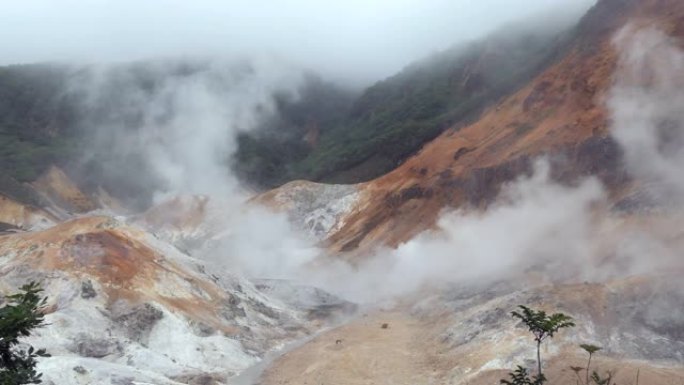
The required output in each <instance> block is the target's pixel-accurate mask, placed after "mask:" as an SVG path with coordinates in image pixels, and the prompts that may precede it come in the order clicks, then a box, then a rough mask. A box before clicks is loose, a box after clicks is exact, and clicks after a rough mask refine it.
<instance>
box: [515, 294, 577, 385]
mask: <svg viewBox="0 0 684 385" xmlns="http://www.w3.org/2000/svg"><path fill="white" fill-rule="evenodd" d="M519 308H520V309H521V310H522V312H517V311H514V312H511V315H512V316H513V317H514V318H519V319H520V320H521V321H522V322H523V323H524V324H525V325H526V326H527V328H528V329H529V330H530V332H532V334H533V335H534V341H535V342H536V343H537V369H538V371H537V378H540V379H543V380H545V378H544V374H543V373H542V361H541V344H542V342H544V340H545V339H546V338H553V336H554V334H556V333H557V332H558V331H559V330H560V329H563V328H569V327H573V326H575V323H574V322H572V317H570V316H567V315H565V314H563V313H554V314H552V315H547V314H546V312H545V311H543V310H538V311H536V310H532V309H530V308H528V307H527V306H523V305H520V306H519Z"/></svg>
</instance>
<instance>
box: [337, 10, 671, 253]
mask: <svg viewBox="0 0 684 385" xmlns="http://www.w3.org/2000/svg"><path fill="white" fill-rule="evenodd" d="M628 22H632V23H636V24H638V25H656V26H658V27H659V28H661V29H663V30H664V31H665V32H666V33H668V34H670V35H672V36H675V37H684V3H683V2H681V1H678V0H601V1H599V3H598V4H597V5H596V6H595V7H594V8H593V9H592V10H591V11H590V12H589V13H588V14H587V15H586V16H585V18H584V19H583V20H582V21H581V23H580V25H579V26H578V28H577V30H576V31H575V36H574V40H573V41H572V42H571V43H570V44H569V46H568V47H569V48H568V52H567V54H566V55H565V56H564V57H562V58H560V59H559V60H558V61H557V62H555V63H554V64H552V65H550V67H549V68H547V69H546V70H544V71H543V73H541V74H540V75H538V76H537V77H536V78H535V79H534V80H533V81H532V82H530V84H528V85H527V86H525V87H523V88H522V89H520V90H519V91H517V92H516V93H515V94H513V95H511V96H509V97H507V98H505V99H503V100H502V101H501V102H500V103H499V104H498V105H497V106H495V107H492V108H491V109H489V110H488V111H486V112H485V113H484V114H483V115H482V116H481V118H480V119H479V120H478V121H477V122H475V123H474V124H472V125H469V126H467V127H464V128H462V129H460V130H458V131H456V130H455V129H451V130H449V131H447V132H445V133H443V134H442V135H441V136H439V137H438V138H437V139H435V140H434V141H433V142H431V143H429V144H428V145H426V146H425V147H424V148H423V149H422V150H421V152H420V153H418V154H417V155H416V156H414V157H412V158H411V159H409V160H408V161H407V162H405V163H404V164H403V165H401V166H400V167H399V168H397V169H396V170H394V171H393V172H391V173H389V174H387V175H386V176H384V177H381V178H378V179H376V180H374V181H372V182H369V183H367V184H365V185H363V186H361V188H362V190H364V192H365V194H364V196H365V197H367V199H366V200H365V201H364V202H362V203H361V204H360V205H359V207H358V209H357V210H355V212H354V213H353V214H352V215H351V216H350V217H349V218H348V219H347V220H346V222H345V223H346V225H345V226H344V227H343V228H341V229H340V231H338V232H337V233H335V234H333V235H332V236H331V237H330V243H331V247H332V249H333V250H338V251H352V250H358V249H361V250H362V249H364V248H365V247H368V246H371V245H375V244H387V245H391V246H394V245H397V244H398V243H401V242H402V241H404V240H406V239H409V238H410V237H412V236H414V235H415V234H416V233H418V232H420V231H423V230H425V229H428V228H431V227H432V226H434V223H435V221H436V219H437V217H438V215H439V213H440V211H441V210H442V209H443V208H445V207H462V206H464V205H465V206H468V205H472V206H475V207H480V206H482V205H484V204H486V203H487V202H489V201H490V200H491V199H492V198H494V197H495V196H496V194H497V193H498V189H499V187H500V186H501V184H502V183H503V182H506V181H509V180H511V179H513V178H514V177H516V176H517V175H519V174H521V173H523V172H526V171H529V169H530V165H531V162H530V160H531V159H532V158H534V157H536V156H539V155H542V154H555V155H561V156H559V157H557V158H562V159H563V161H562V162H561V161H556V162H555V163H554V170H553V174H554V176H555V177H556V178H558V179H563V180H568V179H572V178H574V177H577V176H580V175H589V174H592V175H597V176H598V177H599V178H601V179H602V180H603V181H604V182H605V183H606V185H607V186H609V187H610V188H611V193H612V194H613V195H614V197H615V198H617V195H618V194H619V193H620V191H621V190H623V188H624V187H625V186H626V185H627V182H628V181H627V179H626V176H625V174H624V171H623V170H622V166H621V161H620V156H621V155H620V149H619V147H618V146H617V144H616V143H615V142H614V141H613V140H612V139H611V138H610V137H609V135H608V126H609V123H608V116H607V111H606V109H605V107H604V106H603V101H604V97H605V96H606V93H607V92H608V90H609V89H610V86H611V83H612V75H613V73H614V70H615V68H616V65H617V53H616V52H615V50H614V47H613V45H612V37H613V36H614V33H615V32H616V31H618V30H619V29H620V28H621V27H622V26H624V25H626V24H627V23H628Z"/></svg>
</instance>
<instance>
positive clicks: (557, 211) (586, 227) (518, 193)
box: [242, 26, 684, 303]
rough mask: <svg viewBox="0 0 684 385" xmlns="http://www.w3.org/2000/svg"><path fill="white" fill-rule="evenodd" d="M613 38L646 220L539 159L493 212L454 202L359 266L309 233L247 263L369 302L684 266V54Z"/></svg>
mask: <svg viewBox="0 0 684 385" xmlns="http://www.w3.org/2000/svg"><path fill="white" fill-rule="evenodd" d="M614 45H615V48H616V49H617V50H618V52H619V53H620V59H619V67H618V68H619V70H618V71H617V72H616V73H615V78H614V85H613V87H612V89H611V90H610V92H609V93H608V97H607V99H606V100H604V101H603V102H605V104H606V106H607V107H608V108H609V113H610V120H611V127H610V129H611V136H612V137H613V138H614V139H615V141H616V142H617V143H618V144H619V145H620V146H621V148H622V150H623V152H624V161H625V167H626V170H627V172H628V173H629V174H630V176H631V177H632V178H633V179H634V181H635V182H636V186H638V189H637V190H636V191H637V192H635V193H634V194H633V197H634V199H635V201H636V210H637V211H636V212H635V213H639V214H640V215H641V218H642V219H643V222H640V221H641V220H636V219H635V217H633V216H631V213H623V212H620V211H617V210H616V209H615V207H613V206H612V204H611V202H610V201H609V199H608V190H607V188H606V187H605V186H603V185H602V184H601V183H600V181H599V180H598V179H596V178H593V177H588V178H585V179H584V180H582V181H579V182H578V183H577V184H573V185H567V184H561V183H560V182H557V181H554V180H553V179H552V178H551V177H550V172H549V168H550V165H549V162H547V161H546V160H545V159H544V158H540V159H538V160H537V161H536V164H535V167H534V171H533V173H532V174H531V175H529V176H525V175H522V176H520V177H519V178H518V179H517V180H515V181H513V182H511V183H508V184H506V185H505V186H504V188H503V189H502V192H501V193H500V195H499V197H498V198H497V200H496V202H495V203H494V204H493V205H492V206H490V207H489V208H488V209H487V210H485V211H479V210H463V209H448V210H446V211H445V212H444V213H443V214H442V215H441V217H440V219H439V220H438V222H437V228H436V230H428V231H426V232H424V233H422V234H420V235H418V236H417V237H415V238H414V239H411V240H409V241H407V242H405V243H404V244H402V245H400V246H399V247H398V248H397V249H379V250H376V251H375V254H374V255H373V256H371V257H369V258H368V259H367V260H364V261H362V262H359V263H358V264H355V265H354V266H352V265H349V264H347V263H345V262H341V261H329V262H328V263H323V264H311V263H310V261H311V260H313V259H314V255H315V253H314V254H310V255H309V257H308V258H302V259H296V258H292V253H294V254H297V253H298V252H299V253H301V252H304V250H305V248H303V247H301V246H302V245H303V243H301V244H299V245H298V246H297V247H295V248H288V249H287V250H286V251H283V250H281V251H280V252H279V253H276V254H264V253H261V254H259V253H257V254H252V258H251V259H250V261H249V265H248V267H247V269H246V273H247V274H251V273H255V274H260V273H267V274H268V273H270V272H272V271H268V270H264V269H265V267H266V266H270V267H272V266H278V268H279V269H280V270H279V272H281V273H285V275H286V277H287V278H294V279H298V280H301V281H304V282H308V283H311V284H313V285H316V286H320V287H324V288H326V289H328V290H330V291H332V292H334V293H338V294H340V295H342V296H344V297H345V298H349V299H352V300H354V301H358V302H361V303H369V302H370V303H377V302H380V303H382V302H384V301H387V300H391V299H395V298H398V297H401V296H404V295H408V294H411V293H415V292H417V291H419V290H421V289H424V288H428V287H439V286H440V285H442V284H453V283H459V284H464V285H468V284H473V283H478V284H482V283H485V284H487V283H494V282H498V281H502V280H503V281H510V280H517V281H518V283H519V284H520V285H525V282H533V283H534V284H544V283H561V282H569V283H579V282H606V281H608V280H611V279H622V278H626V277H629V276H633V275H644V274H646V275H649V274H662V273H667V272H673V271H680V270H681V269H682V267H684V263H683V262H682V260H681V258H680V257H679V255H681V251H682V247H683V246H684V245H682V244H681V242H678V241H677V239H679V237H680V234H679V232H678V230H677V228H679V227H678V226H680V224H681V223H682V220H683V219H684V216H682V208H683V207H682V203H684V202H682V201H681V196H682V192H683V190H682V180H681V175H682V174H681V170H682V167H684V162H683V161H682V159H684V158H682V156H683V154H684V150H682V148H683V146H682V144H684V141H683V140H682V138H684V114H683V113H682V111H681V108H680V106H681V104H682V100H681V95H680V94H681V92H680V90H681V84H679V82H678V81H676V80H675V79H681V74H682V73H684V52H682V51H681V49H680V48H678V46H677V45H676V43H675V42H674V41H672V40H671V39H670V38H668V37H667V36H666V35H665V34H664V33H662V32H660V31H658V30H656V29H645V30H640V29H636V28H635V27H631V26H630V27H627V28H625V29H623V30H622V31H621V32H620V33H619V34H618V35H617V36H616V38H615V41H614ZM653 219H655V220H653ZM272 229H274V228H273V227H271V230H272ZM267 234H269V235H272V236H275V237H276V238H277V237H278V234H281V235H282V234H283V233H282V232H281V231H280V232H267ZM292 245H293V244H292V243H290V246H292ZM309 252H311V250H309ZM256 255H260V256H264V259H261V258H259V257H254V256H256ZM269 255H270V256H271V257H272V258H269V257H268V256H269ZM300 255H301V254H300ZM279 257H285V258H286V260H287V261H290V262H291V263H284V262H283V260H282V259H281V260H280V262H278V260H277V258H279ZM242 266H245V265H244V264H243V265H242Z"/></svg>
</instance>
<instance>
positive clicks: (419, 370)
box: [260, 311, 440, 385]
mask: <svg viewBox="0 0 684 385" xmlns="http://www.w3.org/2000/svg"><path fill="white" fill-rule="evenodd" d="M383 324H387V327H386V328H383ZM423 331H424V328H423V327H421V323H420V322H419V321H418V320H416V319H414V318H412V317H411V316H410V315H408V314H404V313H401V312H399V311H392V312H380V313H374V314H372V315H368V316H366V317H362V318H360V319H358V320H356V321H354V322H352V323H350V324H347V325H344V326H342V327H339V328H337V329H333V330H331V331H329V332H327V333H325V334H323V335H321V336H319V337H317V338H315V339H313V340H312V341H310V342H309V343H307V344H305V345H303V346H301V347H299V348H297V349H295V350H293V351H291V352H289V353H287V354H286V355H284V356H283V357H281V358H280V359H278V360H276V361H275V362H273V364H272V365H271V367H270V368H269V369H267V370H266V371H265V373H264V374H263V376H262V379H261V382H260V384H261V385H281V384H293V385H294V384H296V385H336V384H339V385H342V384H344V385H357V384H358V385H361V384H364V385H370V384H396V385H401V384H411V385H418V384H438V383H440V381H438V380H437V378H436V374H435V375H434V376H435V377H433V378H430V377H431V375H430V374H429V373H433V370H432V369H431V368H430V366H431V365H430V364H429V361H428V357H430V356H432V354H431V353H430V350H431V349H430V346H429V344H428V343H427V342H426V341H425V338H424V336H423ZM338 340H339V341H338Z"/></svg>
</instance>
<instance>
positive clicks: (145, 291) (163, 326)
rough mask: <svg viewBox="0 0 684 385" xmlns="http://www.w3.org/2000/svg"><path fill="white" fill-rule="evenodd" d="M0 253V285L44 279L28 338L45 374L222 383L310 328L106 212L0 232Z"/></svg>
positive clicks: (302, 318)
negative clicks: (41, 322)
mask: <svg viewBox="0 0 684 385" xmlns="http://www.w3.org/2000/svg"><path fill="white" fill-rule="evenodd" d="M0 258H1V260H2V266H0V278H1V279H0V291H1V292H2V293H9V292H13V291H15V290H16V289H17V288H18V287H19V286H21V285H22V284H24V283H26V282H28V281H37V282H40V283H41V284H42V285H43V287H44V288H45V293H46V295H47V297H48V300H49V302H48V306H47V309H48V314H47V316H46V321H47V325H46V326H45V327H43V328H40V329H38V330H36V333H35V335H32V336H31V337H30V338H29V341H30V343H32V344H33V345H35V346H37V347H44V348H46V349H47V350H48V352H49V353H50V354H52V357H50V358H46V359H43V360H41V362H40V367H39V371H41V372H43V373H45V377H44V378H45V382H46V383H50V382H52V383H55V384H60V385H62V384H67V385H69V384H93V383H97V384H105V385H106V384H124V383H127V384H128V383H154V384H178V383H198V384H202V383H226V381H227V379H228V378H230V377H232V376H234V375H236V374H237V373H239V372H241V371H242V370H244V369H245V368H247V367H250V366H252V365H254V364H255V363H257V362H258V361H259V360H260V359H261V357H263V355H264V354H266V353H267V352H269V351H272V350H273V349H277V348H278V347H279V346H282V345H283V344H285V343H287V342H289V341H291V340H293V339H298V338H302V337H304V336H305V335H307V334H308V333H309V332H310V327H311V326H310V324H309V322H310V321H309V319H308V314H307V312H306V311H304V310H301V309H297V308H295V307H293V306H290V305H288V304H286V303H284V302H283V301H281V300H279V299H277V298H273V297H271V296H269V295H267V294H266V293H264V292H262V291H259V290H257V289H256V288H255V287H254V285H253V284H252V283H251V282H249V281H248V280H246V279H244V278H241V277H238V276H234V275H231V274H229V273H227V272H225V271H222V270H221V269H218V268H216V267H210V266H207V265H206V264H205V262H203V261H200V260H197V259H193V258H191V257H189V256H187V255H185V254H183V253H182V252H180V251H179V250H178V249H177V248H175V247H173V246H171V245H169V244H168V243H166V242H164V241H161V240H160V239H158V238H156V237H154V236H152V235H151V234H149V233H147V232H145V231H143V230H141V229H137V228H132V227H129V226H126V225H123V224H122V223H120V222H118V221H113V220H112V219H111V218H109V217H97V216H93V217H87V216H86V217H82V218H79V219H75V220H71V221H68V222H64V223H61V224H58V225H56V226H54V227H51V228H49V229H47V230H44V231H36V232H26V233H17V234H10V235H6V236H3V237H0ZM73 368H78V370H76V369H73ZM179 379H183V381H187V382H181V381H179ZM212 381H213V382H212Z"/></svg>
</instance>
